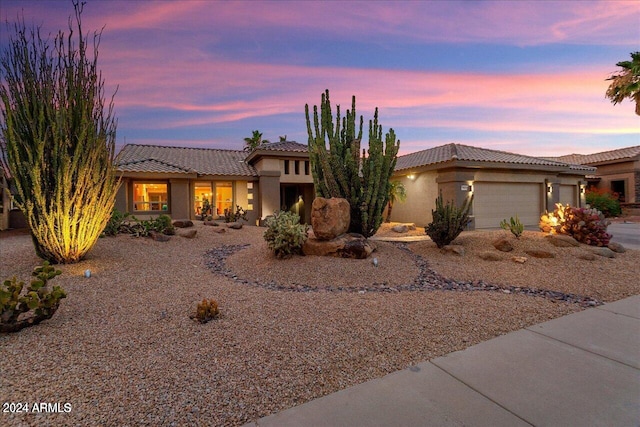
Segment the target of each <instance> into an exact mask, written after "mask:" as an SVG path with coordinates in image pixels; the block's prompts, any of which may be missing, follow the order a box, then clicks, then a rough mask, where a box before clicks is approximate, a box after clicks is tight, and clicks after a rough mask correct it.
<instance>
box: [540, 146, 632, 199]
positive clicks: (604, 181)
mask: <svg viewBox="0 0 640 427" xmlns="http://www.w3.org/2000/svg"><path fill="white" fill-rule="evenodd" d="M550 159H553V160H557V161H559V162H567V163H574V164H578V165H587V166H593V167H595V168H596V171H595V173H594V174H593V175H589V176H587V182H588V185H589V187H591V186H594V187H596V188H600V189H606V190H610V191H611V192H613V193H616V194H617V195H618V200H620V203H621V204H622V206H632V205H638V204H640V145H636V146H635V147H626V148H620V149H617V150H610V151H603V152H600V153H595V154H568V155H566V156H560V157H552V158H550ZM638 207H640V206H638Z"/></svg>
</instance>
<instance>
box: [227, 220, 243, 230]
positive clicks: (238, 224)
mask: <svg viewBox="0 0 640 427" xmlns="http://www.w3.org/2000/svg"><path fill="white" fill-rule="evenodd" d="M227 228H231V229H233V230H240V229H241V228H242V223H241V222H230V223H229V224H227Z"/></svg>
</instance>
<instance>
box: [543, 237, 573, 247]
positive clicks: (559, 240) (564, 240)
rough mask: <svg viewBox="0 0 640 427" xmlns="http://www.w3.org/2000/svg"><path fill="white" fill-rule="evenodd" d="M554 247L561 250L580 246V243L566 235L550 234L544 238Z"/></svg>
mask: <svg viewBox="0 0 640 427" xmlns="http://www.w3.org/2000/svg"><path fill="white" fill-rule="evenodd" d="M544 238H545V239H547V241H548V242H549V243H551V244H552V245H553V246H556V247H559V248H570V247H577V246H580V242H578V241H577V240H576V239H574V238H573V237H571V236H567V235H566V234H549V235H547V236H545V237H544Z"/></svg>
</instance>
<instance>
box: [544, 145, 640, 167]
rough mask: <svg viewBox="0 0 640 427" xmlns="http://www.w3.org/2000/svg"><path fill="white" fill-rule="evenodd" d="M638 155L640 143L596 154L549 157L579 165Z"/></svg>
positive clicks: (630, 157) (639, 154) (639, 153)
mask: <svg viewBox="0 0 640 427" xmlns="http://www.w3.org/2000/svg"><path fill="white" fill-rule="evenodd" d="M636 157H640V145H636V146H634V147H625V148H619V149H617V150H609V151H602V152H600V153H594V154H567V155H565V156H559V157H548V159H551V160H556V161H559V162H567V163H574V164H579V165H590V164H596V163H606V162H614V161H616V160H625V159H633V158H636Z"/></svg>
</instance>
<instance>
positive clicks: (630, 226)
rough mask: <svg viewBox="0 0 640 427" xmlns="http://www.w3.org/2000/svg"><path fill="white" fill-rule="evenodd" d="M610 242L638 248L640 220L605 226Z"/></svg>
mask: <svg viewBox="0 0 640 427" xmlns="http://www.w3.org/2000/svg"><path fill="white" fill-rule="evenodd" d="M607 232H608V233H609V234H611V235H612V236H613V237H612V238H611V241H612V242H617V243H620V244H622V245H623V246H624V247H625V248H628V249H640V222H627V223H614V224H610V225H609V227H607Z"/></svg>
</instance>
